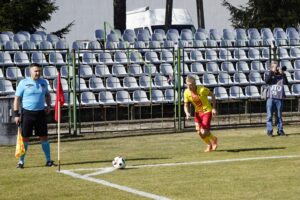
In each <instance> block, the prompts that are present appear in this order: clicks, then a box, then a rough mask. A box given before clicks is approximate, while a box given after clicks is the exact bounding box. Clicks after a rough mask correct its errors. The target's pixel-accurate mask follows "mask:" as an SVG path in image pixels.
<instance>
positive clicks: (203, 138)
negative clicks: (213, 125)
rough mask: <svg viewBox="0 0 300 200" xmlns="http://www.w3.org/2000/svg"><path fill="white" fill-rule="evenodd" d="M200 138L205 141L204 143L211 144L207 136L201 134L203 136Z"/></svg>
mask: <svg viewBox="0 0 300 200" xmlns="http://www.w3.org/2000/svg"><path fill="white" fill-rule="evenodd" d="M201 138H202V140H203V141H204V142H205V143H206V144H208V145H211V143H210V140H209V136H206V135H205V136H203V137H201Z"/></svg>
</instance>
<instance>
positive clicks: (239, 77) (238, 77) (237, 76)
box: [233, 72, 249, 85]
mask: <svg viewBox="0 0 300 200" xmlns="http://www.w3.org/2000/svg"><path fill="white" fill-rule="evenodd" d="M233 83H234V84H237V85H249V81H248V80H247V77H246V75H245V74H244V73H243V72H236V73H234V74H233Z"/></svg>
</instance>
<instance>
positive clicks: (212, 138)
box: [207, 133, 216, 141]
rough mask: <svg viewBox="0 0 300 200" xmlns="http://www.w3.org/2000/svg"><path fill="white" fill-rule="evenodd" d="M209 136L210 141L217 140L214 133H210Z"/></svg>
mask: <svg viewBox="0 0 300 200" xmlns="http://www.w3.org/2000/svg"><path fill="white" fill-rule="evenodd" d="M207 137H208V138H209V140H210V141H215V140H216V137H215V136H214V135H213V134H212V133H210V134H209V135H208V136H207Z"/></svg>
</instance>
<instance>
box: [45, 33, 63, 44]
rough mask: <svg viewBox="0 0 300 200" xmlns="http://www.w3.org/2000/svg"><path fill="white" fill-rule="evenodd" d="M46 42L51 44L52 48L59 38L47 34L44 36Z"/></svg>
mask: <svg viewBox="0 0 300 200" xmlns="http://www.w3.org/2000/svg"><path fill="white" fill-rule="evenodd" d="M46 40H47V41H49V42H51V44H52V46H53V47H54V46H55V44H56V43H57V41H59V40H60V39H59V37H58V36H57V35H54V34H47V36H46Z"/></svg>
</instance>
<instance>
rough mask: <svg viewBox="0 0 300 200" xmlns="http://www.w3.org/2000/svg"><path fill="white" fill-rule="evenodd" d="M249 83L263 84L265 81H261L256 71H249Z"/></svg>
mask: <svg viewBox="0 0 300 200" xmlns="http://www.w3.org/2000/svg"><path fill="white" fill-rule="evenodd" d="M249 82H250V84H258V85H261V84H264V83H265V81H263V80H262V78H261V75H260V73H259V72H258V71H251V72H250V73H249Z"/></svg>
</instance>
